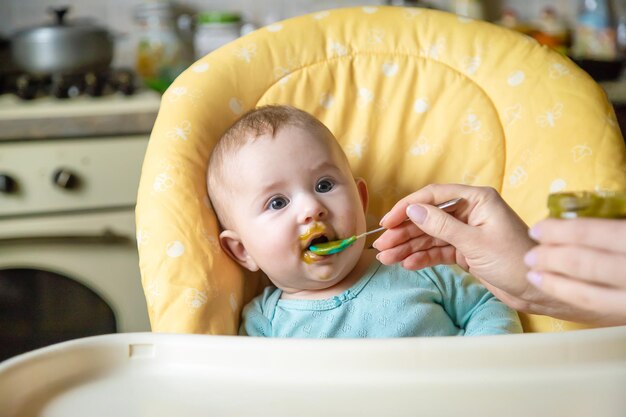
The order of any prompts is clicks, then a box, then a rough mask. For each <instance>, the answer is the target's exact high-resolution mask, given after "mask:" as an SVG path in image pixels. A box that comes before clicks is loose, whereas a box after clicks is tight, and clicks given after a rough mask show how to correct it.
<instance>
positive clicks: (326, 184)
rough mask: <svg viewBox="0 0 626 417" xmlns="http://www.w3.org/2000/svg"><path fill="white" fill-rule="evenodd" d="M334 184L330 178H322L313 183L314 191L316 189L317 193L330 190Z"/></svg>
mask: <svg viewBox="0 0 626 417" xmlns="http://www.w3.org/2000/svg"><path fill="white" fill-rule="evenodd" d="M334 186H335V183H334V182H333V181H332V180H329V179H328V178H324V179H323V180H320V181H319V182H318V183H317V184H315V191H317V192H318V193H327V192H329V191H330V190H332V189H333V187H334Z"/></svg>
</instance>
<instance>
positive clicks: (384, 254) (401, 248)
mask: <svg viewBox="0 0 626 417" xmlns="http://www.w3.org/2000/svg"><path fill="white" fill-rule="evenodd" d="M445 245H447V243H445V242H442V241H440V240H438V239H434V238H432V237H430V236H428V235H423V236H419V237H416V238H413V239H409V240H407V241H405V242H403V243H402V244H399V245H396V246H393V247H391V248H389V249H386V250H382V251H380V252H379V253H378V256H377V257H378V260H379V261H381V262H382V263H384V264H385V265H391V264H393V263H396V262H400V261H402V260H403V259H405V258H407V257H408V256H410V255H411V254H413V253H415V252H419V251H423V250H428V249H430V248H433V247H439V246H445Z"/></svg>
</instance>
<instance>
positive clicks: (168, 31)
mask: <svg viewBox="0 0 626 417" xmlns="http://www.w3.org/2000/svg"><path fill="white" fill-rule="evenodd" d="M135 19H136V21H137V23H138V25H139V34H138V36H139V39H138V42H137V52H136V71H137V74H138V75H139V76H140V77H141V78H142V80H143V82H144V84H146V86H148V87H149V88H152V89H154V90H157V91H159V92H161V93H163V92H164V91H165V90H166V89H167V88H168V87H169V85H170V84H171V83H172V81H174V79H175V78H176V77H177V76H178V75H179V74H180V73H181V72H183V71H184V70H185V69H186V68H187V67H188V66H189V64H191V59H190V56H189V55H190V54H189V50H188V48H187V46H186V45H185V43H184V42H183V40H182V39H181V38H180V36H179V34H178V31H177V27H176V24H175V16H174V11H173V9H172V6H171V4H170V3H168V2H155V3H144V4H140V5H139V6H137V8H136V9H135Z"/></svg>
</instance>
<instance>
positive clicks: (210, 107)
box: [137, 7, 626, 334]
mask: <svg viewBox="0 0 626 417" xmlns="http://www.w3.org/2000/svg"><path fill="white" fill-rule="evenodd" d="M272 103H279V104H290V105H293V106H296V107H299V108H301V109H303V110H306V111H308V112H309V113H311V114H313V115H314V116H316V117H317V118H319V119H320V120H321V121H322V122H324V123H325V124H326V125H327V126H328V128H329V129H330V130H331V131H332V132H333V133H334V134H335V136H336V137H337V139H338V140H339V141H340V143H341V145H342V146H343V148H344V149H345V151H346V153H347V154H348V157H349V160H350V163H351V165H352V168H353V171H354V174H355V175H356V176H360V177H363V178H365V180H366V181H367V183H368V185H369V189H370V194H371V196H370V198H371V203H370V208H369V217H368V226H374V225H377V224H378V221H379V219H380V218H381V217H382V215H383V214H384V213H386V211H387V210H388V209H390V208H391V207H392V206H393V204H394V203H395V202H396V201H397V200H399V199H400V198H402V197H404V196H406V195H407V194H409V193H411V192H413V191H415V190H417V189H419V188H421V187H423V186H424V185H426V184H429V183H463V184H473V185H488V186H492V187H494V188H495V189H497V190H498V191H499V192H500V193H501V194H502V196H503V197H504V199H505V200H506V201H507V202H508V203H509V204H510V205H511V206H512V207H513V209H515V211H516V212H517V213H518V214H519V215H520V216H521V217H522V218H523V219H524V220H525V221H526V222H527V223H528V224H533V223H534V222H536V221H538V220H540V219H542V218H544V217H545V216H546V215H547V208H546V201H547V195H548V194H549V193H550V192H556V191H561V190H594V189H607V190H612V189H626V169H625V167H626V162H625V160H626V158H625V152H624V141H623V139H622V136H621V134H620V131H619V127H618V125H617V122H616V119H615V115H614V113H613V110H612V107H611V105H610V104H609V102H608V101H607V98H606V96H605V94H604V92H603V91H602V90H601V89H600V87H598V86H597V85H596V84H595V82H594V81H593V80H592V79H591V78H590V77H589V76H588V75H587V74H586V73H584V72H583V71H582V70H580V69H579V68H578V67H576V65H574V64H573V63H572V62H571V61H570V60H569V59H568V58H566V57H564V56H562V55H560V54H558V53H556V52H554V51H552V50H551V49H548V48H546V47H542V46H540V45H539V44H537V43H536V42H535V41H534V40H532V39H530V38H527V37H525V36H523V35H521V34H518V33H514V32H512V31H509V30H505V29H502V28H499V27H496V26H493V25H491V24H488V23H485V22H480V21H474V20H469V19H466V18H462V17H457V16H454V15H451V14H447V13H443V12H438V11H432V10H423V9H417V8H399V7H362V8H348V9H340V10H332V11H326V12H320V13H315V14H311V15H307V16H302V17H298V18H294V19H289V20H286V21H283V22H279V23H276V24H273V25H270V26H267V27H265V28H262V29H259V30H257V31H256V32H254V33H251V34H250V35H248V36H245V37H243V38H241V39H239V40H237V41H236V42H233V43H231V44H228V45H227V46H225V47H223V48H221V49H219V50H217V51H214V52H213V53H211V54H209V55H207V56H206V57H204V58H202V59H200V60H199V61H197V62H196V63H195V64H194V65H192V66H191V67H190V68H189V69H188V70H187V71H186V72H184V73H183V74H182V75H181V76H180V77H179V78H178V79H177V80H176V81H175V82H174V84H173V85H172V86H171V87H170V88H169V90H168V91H167V92H166V93H165V94H164V96H163V99H162V104H161V109H160V111H159V115H158V118H157V121H156V124H155V126H154V130H153V132H152V136H151V139H150V144H149V147H148V150H147V153H146V157H145V161H144V166H143V173H142V178H141V184H140V188H139V195H138V204H137V238H138V245H139V254H140V266H141V271H142V280H143V286H144V290H145V294H146V299H147V302H148V308H149V315H150V320H151V324H152V329H153V331H156V332H182V333H202V334H205V333H206V334H236V333H237V329H238V325H239V315H240V312H241V309H242V307H243V305H244V304H245V303H246V302H247V301H249V300H250V298H251V297H253V296H254V295H256V294H257V293H258V292H259V291H260V287H261V286H262V285H263V284H264V282H263V281H262V279H260V278H259V277H258V276H254V275H251V274H247V273H245V272H244V271H243V270H242V268H240V267H238V266H237V265H235V264H234V263H233V262H232V261H231V260H230V259H229V258H228V257H227V256H226V255H225V254H224V253H223V252H222V250H221V248H220V246H219V243H218V239H217V235H218V225H217V222H216V219H215V216H214V214H213V212H212V210H211V208H210V205H209V202H208V198H207V190H206V178H205V177H206V169H207V161H208V157H209V153H210V152H211V148H212V146H213V144H214V143H215V141H216V140H217V139H218V138H219V137H220V135H221V134H222V133H223V132H224V131H225V129H226V128H227V127H228V126H229V125H230V124H231V123H233V122H234V120H236V118H237V117H238V116H240V115H241V114H242V113H244V112H245V111H247V110H249V109H252V108H254V107H256V106H260V105H263V104H272ZM503 250H506V248H503ZM522 317H523V325H524V328H525V331H540V332H545V331H561V330H568V329H576V328H581V327H582V326H580V325H577V324H574V323H568V322H563V321H560V320H555V319H552V318H548V317H538V316H526V315H522Z"/></svg>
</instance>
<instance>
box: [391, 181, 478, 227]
mask: <svg viewBox="0 0 626 417" xmlns="http://www.w3.org/2000/svg"><path fill="white" fill-rule="evenodd" d="M482 190H483V189H482V188H480V187H471V186H466V185H459V184H430V185H427V186H425V187H424V188H421V189H419V190H418V191H416V192H414V193H412V194H409V195H408V196H406V197H404V198H403V199H401V200H400V201H398V202H397V203H396V204H395V205H394V206H393V207H392V208H391V210H389V212H388V213H387V214H386V215H385V216H384V217H383V218H382V220H381V221H380V224H381V226H384V227H386V228H392V227H395V226H397V225H398V224H400V223H401V222H403V221H404V220H405V219H406V209H407V207H408V206H410V205H411V204H418V203H421V204H430V205H436V204H439V203H443V202H445V201H449V200H452V199H454V198H458V197H463V198H464V199H476V195H477V194H480V193H481V192H482Z"/></svg>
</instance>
